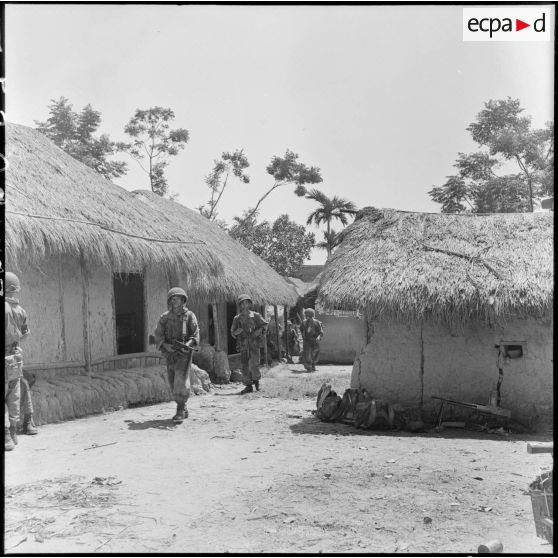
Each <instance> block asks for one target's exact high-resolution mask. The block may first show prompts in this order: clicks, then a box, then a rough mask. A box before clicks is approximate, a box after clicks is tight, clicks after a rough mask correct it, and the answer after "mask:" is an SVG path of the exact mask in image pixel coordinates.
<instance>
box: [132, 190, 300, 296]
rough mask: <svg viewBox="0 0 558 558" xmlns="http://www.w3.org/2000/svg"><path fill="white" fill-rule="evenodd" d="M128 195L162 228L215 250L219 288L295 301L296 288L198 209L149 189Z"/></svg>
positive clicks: (214, 292)
mask: <svg viewBox="0 0 558 558" xmlns="http://www.w3.org/2000/svg"><path fill="white" fill-rule="evenodd" d="M130 194H131V195H132V196H133V197H134V198H135V199H136V200H137V201H139V202H141V203H142V204H144V205H146V206H148V207H149V208H150V211H151V215H152V216H153V217H152V218H153V219H154V220H155V221H156V222H160V225H161V227H166V228H169V229H171V230H173V231H175V232H177V233H178V235H179V236H181V237H182V238H188V237H189V236H193V237H194V238H203V239H204V240H205V242H207V244H208V245H210V246H212V247H213V250H215V251H216V252H218V256H219V263H220V264H221V265H222V267H223V273H222V274H221V276H220V277H219V278H218V280H219V289H225V290H226V291H227V292H229V293H234V296H235V297H236V296H238V295H239V294H241V293H244V292H246V293H247V294H249V295H250V296H252V297H254V302H261V303H264V302H268V303H285V304H294V303H295V302H296V299H297V295H296V291H295V289H294V288H293V287H292V286H291V285H290V284H289V283H288V282H287V281H286V279H284V278H283V277H281V276H280V275H279V274H277V273H276V272H275V271H274V270H273V269H272V268H271V267H270V266H269V265H268V264H267V263H266V262H264V261H263V260H262V259H261V258H260V257H258V256H256V254H254V253H253V252H251V251H250V250H248V249H247V248H245V247H244V246H242V245H241V244H240V243H238V242H237V241H236V240H234V239H233V238H232V237H231V236H229V235H228V234H227V233H226V232H225V231H223V230H222V229H221V228H219V227H218V226H217V225H215V224H214V223H210V222H209V221H208V220H207V219H206V218H205V217H202V216H201V215H200V214H199V213H198V212H196V211H192V210H191V209H189V208H187V207H185V206H183V205H181V204H179V203H175V202H173V201H170V200H168V199H165V198H162V197H161V196H158V195H157V194H154V193H153V192H151V191H148V190H136V191H134V192H130ZM211 294H213V295H215V296H218V295H219V292H218V290H217V291H214V290H212V291H211Z"/></svg>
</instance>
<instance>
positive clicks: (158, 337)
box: [153, 314, 166, 349]
mask: <svg viewBox="0 0 558 558" xmlns="http://www.w3.org/2000/svg"><path fill="white" fill-rule="evenodd" d="M165 323H166V317H165V314H162V315H161V317H160V318H159V321H158V322H157V327H156V328H155V333H154V334H153V337H154V338H155V346H156V347H157V349H161V346H162V345H163V343H164V342H165Z"/></svg>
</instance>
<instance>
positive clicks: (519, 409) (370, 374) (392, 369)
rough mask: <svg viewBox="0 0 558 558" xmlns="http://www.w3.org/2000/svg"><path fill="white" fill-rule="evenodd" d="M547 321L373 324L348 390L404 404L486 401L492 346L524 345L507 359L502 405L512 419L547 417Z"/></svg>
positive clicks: (493, 372) (493, 374)
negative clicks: (454, 326) (453, 325)
mask: <svg viewBox="0 0 558 558" xmlns="http://www.w3.org/2000/svg"><path fill="white" fill-rule="evenodd" d="M552 330H553V324H552V321H551V320H550V319H549V320H546V321H541V320H539V321H537V320H534V319H527V320H513V321H509V322H508V323H506V324H503V325H501V326H497V327H494V328H490V327H489V326H488V325H487V324H485V323H482V322H473V323H470V324H469V325H468V326H467V328H466V329H464V330H462V331H459V330H454V331H450V330H449V329H448V328H445V327H442V326H439V325H435V324H425V325H424V327H422V328H421V327H420V325H413V326H407V325H403V324H387V323H374V324H373V331H372V332H371V336H370V343H369V344H368V345H367V346H366V347H365V349H364V351H363V352H362V353H361V354H360V355H359V356H358V357H357V359H356V361H355V364H354V366H353V373H352V377H351V386H352V387H360V386H362V387H366V388H367V389H368V390H370V391H371V393H372V394H373V395H374V396H375V397H378V398H385V399H388V400H390V401H392V402H394V403H395V402H399V403H402V404H404V405H422V406H423V408H424V409H428V408H433V407H435V406H437V405H438V403H437V402H435V401H434V400H432V398H431V396H432V395H437V396H440V397H444V398H447V399H457V400H461V401H469V402H474V403H480V404H487V403H488V397H489V393H490V391H491V390H493V389H495V386H496V382H497V381H498V375H499V372H498V365H497V362H498V360H497V359H498V349H497V348H496V347H495V345H500V344H506V343H507V344H510V345H521V346H522V347H523V356H522V357H520V358H517V359H504V360H503V372H504V379H503V383H502V387H501V395H502V400H501V406H502V407H504V408H507V409H511V410H512V411H513V412H514V415H515V416H516V417H517V418H522V417H526V416H533V415H535V414H536V415H539V416H540V417H548V416H550V415H551V414H552V409H553V400H552V393H553V368H552V365H553V362H552V358H553V357H552V347H553V339H552Z"/></svg>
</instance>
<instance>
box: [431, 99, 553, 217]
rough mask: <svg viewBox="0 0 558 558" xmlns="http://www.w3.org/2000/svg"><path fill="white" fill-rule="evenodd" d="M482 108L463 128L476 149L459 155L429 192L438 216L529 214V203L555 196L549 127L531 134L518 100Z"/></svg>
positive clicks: (531, 209) (529, 123)
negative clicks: (439, 211)
mask: <svg viewBox="0 0 558 558" xmlns="http://www.w3.org/2000/svg"><path fill="white" fill-rule="evenodd" d="M484 106H485V108H484V109H483V110H482V111H481V112H479V114H478V115H477V120H476V121H475V122H473V123H471V124H470V125H469V126H468V127H467V131H469V132H470V133H471V136H472V138H473V140H474V141H475V142H476V143H477V144H478V145H479V148H480V150H479V151H477V152H474V153H469V154H465V153H458V157H457V160H456V162H455V164H454V165H453V166H454V167H455V168H456V169H457V173H456V174H454V175H452V176H448V177H447V180H446V182H445V183H444V184H443V185H442V186H434V187H433V188H432V189H431V190H430V191H429V192H428V193H429V195H430V197H431V198H432V199H433V200H434V201H435V202H437V203H440V204H442V213H459V212H462V211H467V210H468V211H472V212H474V213H501V212H521V211H533V201H534V200H536V199H537V198H540V197H544V196H550V195H553V194H554V124H553V123H552V122H547V124H546V126H545V128H542V129H536V130H533V129H532V128H531V118H530V117H528V116H523V115H522V113H523V110H524V109H523V108H521V106H520V101H519V100H518V99H511V98H510V97H508V98H507V99H506V100H496V101H494V100H490V101H488V102H487V103H485V105H484ZM512 165H513V166H515V168H516V172H512V173H508V174H506V173H505V172H506V171H507V170H509V169H510V167H512Z"/></svg>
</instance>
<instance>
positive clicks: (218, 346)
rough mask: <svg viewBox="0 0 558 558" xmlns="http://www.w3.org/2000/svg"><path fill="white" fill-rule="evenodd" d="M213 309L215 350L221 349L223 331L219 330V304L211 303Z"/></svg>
mask: <svg viewBox="0 0 558 558" xmlns="http://www.w3.org/2000/svg"><path fill="white" fill-rule="evenodd" d="M211 311H212V313H213V333H214V334H215V350H216V351H220V350H221V332H220V331H219V316H218V314H217V304H215V303H214V302H213V303H212V304H211Z"/></svg>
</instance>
